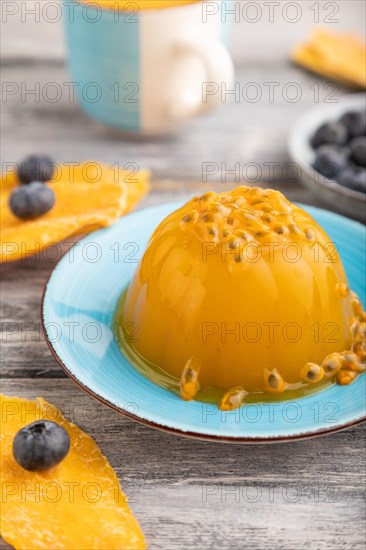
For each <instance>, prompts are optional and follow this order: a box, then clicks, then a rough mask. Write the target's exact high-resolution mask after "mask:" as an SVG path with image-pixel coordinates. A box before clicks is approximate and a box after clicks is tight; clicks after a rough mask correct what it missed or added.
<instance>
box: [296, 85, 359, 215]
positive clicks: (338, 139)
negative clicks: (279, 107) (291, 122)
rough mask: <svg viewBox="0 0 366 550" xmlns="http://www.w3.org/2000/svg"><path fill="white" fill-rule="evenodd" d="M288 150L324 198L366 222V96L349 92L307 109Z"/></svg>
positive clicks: (328, 203) (332, 206) (308, 182)
mask: <svg viewBox="0 0 366 550" xmlns="http://www.w3.org/2000/svg"><path fill="white" fill-rule="evenodd" d="M289 150H290V154H291V157H292V159H293V160H294V161H295V162H296V163H297V164H298V166H299V167H300V168H301V174H302V179H303V181H304V182H305V183H306V184H307V185H308V186H310V187H311V188H312V189H313V191H315V192H316V194H317V197H318V199H320V200H321V202H324V203H326V204H327V205H328V207H331V208H332V209H333V210H336V211H338V212H341V213H342V214H345V215H348V216H350V217H352V218H356V219H359V220H363V221H364V220H365V217H366V95H365V94H352V95H349V96H344V97H343V98H341V99H340V100H339V102H337V103H329V104H322V105H321V106H319V107H316V108H314V109H312V110H311V111H309V112H308V113H305V115H304V116H303V117H302V118H301V119H300V120H299V121H298V123H297V124H296V126H295V127H294V129H293V131H292V133H291V135H290V141H289Z"/></svg>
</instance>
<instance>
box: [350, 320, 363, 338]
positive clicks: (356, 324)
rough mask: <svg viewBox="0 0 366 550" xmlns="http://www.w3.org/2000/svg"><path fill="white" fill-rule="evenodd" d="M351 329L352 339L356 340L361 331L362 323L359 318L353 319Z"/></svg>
mask: <svg viewBox="0 0 366 550" xmlns="http://www.w3.org/2000/svg"><path fill="white" fill-rule="evenodd" d="M349 328H350V332H351V337H352V339H353V338H356V337H357V335H358V333H359V330H360V321H359V320H358V318H357V317H352V319H351V323H350V326H349Z"/></svg>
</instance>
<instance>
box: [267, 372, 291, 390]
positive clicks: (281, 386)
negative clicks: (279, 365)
mask: <svg viewBox="0 0 366 550" xmlns="http://www.w3.org/2000/svg"><path fill="white" fill-rule="evenodd" d="M264 383H265V385H266V389H267V390H268V391H270V392H276V393H277V392H278V393H281V392H283V391H284V390H285V389H286V382H285V381H284V379H283V378H282V376H281V375H280V373H279V372H278V371H277V369H273V370H271V371H269V370H268V369H265V371H264Z"/></svg>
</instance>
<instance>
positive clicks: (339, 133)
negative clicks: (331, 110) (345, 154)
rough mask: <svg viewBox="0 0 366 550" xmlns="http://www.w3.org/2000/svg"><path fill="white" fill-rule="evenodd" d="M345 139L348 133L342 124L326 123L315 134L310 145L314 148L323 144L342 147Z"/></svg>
mask: <svg viewBox="0 0 366 550" xmlns="http://www.w3.org/2000/svg"><path fill="white" fill-rule="evenodd" d="M347 138H348V132H347V129H346V127H345V126H344V125H343V124H341V123H340V122H327V123H326V124H323V125H322V126H320V128H318V130H317V131H316V132H315V134H314V136H313V139H312V141H311V144H312V146H313V147H315V148H316V147H320V145H325V144H334V145H344V144H345V143H346V142H347Z"/></svg>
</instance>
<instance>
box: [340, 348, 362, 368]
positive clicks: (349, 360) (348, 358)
mask: <svg viewBox="0 0 366 550" xmlns="http://www.w3.org/2000/svg"><path fill="white" fill-rule="evenodd" d="M340 356H341V357H342V360H343V364H342V369H353V368H354V367H356V366H357V365H358V363H359V358H358V357H357V355H356V354H355V353H353V352H352V351H342V353H340Z"/></svg>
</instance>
